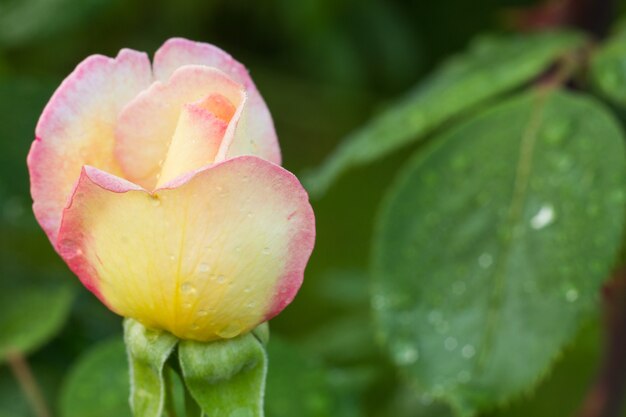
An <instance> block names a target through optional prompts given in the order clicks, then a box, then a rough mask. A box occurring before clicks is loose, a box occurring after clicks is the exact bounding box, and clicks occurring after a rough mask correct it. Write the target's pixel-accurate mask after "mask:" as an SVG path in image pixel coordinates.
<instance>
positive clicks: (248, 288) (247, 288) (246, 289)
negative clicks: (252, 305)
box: [243, 286, 252, 294]
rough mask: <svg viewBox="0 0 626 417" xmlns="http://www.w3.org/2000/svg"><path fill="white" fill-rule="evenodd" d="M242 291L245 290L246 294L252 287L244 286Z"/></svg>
mask: <svg viewBox="0 0 626 417" xmlns="http://www.w3.org/2000/svg"><path fill="white" fill-rule="evenodd" d="M243 292H245V293H246V294H247V293H250V292H252V287H250V286H247V287H246V288H244V289H243Z"/></svg>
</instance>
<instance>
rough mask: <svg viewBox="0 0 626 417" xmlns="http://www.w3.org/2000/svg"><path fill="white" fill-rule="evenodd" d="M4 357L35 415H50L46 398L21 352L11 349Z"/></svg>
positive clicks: (43, 416)
mask: <svg viewBox="0 0 626 417" xmlns="http://www.w3.org/2000/svg"><path fill="white" fill-rule="evenodd" d="M6 359H7V362H8V363H9V366H10V367H11V371H12V372H13V375H15V379H17V381H18V382H19V384H20V388H21V389H22V392H23V393H24V396H25V397H26V399H27V400H28V403H29V404H30V407H31V408H32V410H33V412H34V413H35V415H36V416H37V417H51V415H52V414H51V413H50V410H49V408H48V405H47V404H46V400H45V399H44V396H43V395H42V393H41V390H40V389H39V385H37V380H35V377H34V375H33V373H32V371H31V369H30V367H29V366H28V362H27V361H26V358H25V357H24V355H22V353H21V352H17V351H13V352H9V353H8V354H7V356H6Z"/></svg>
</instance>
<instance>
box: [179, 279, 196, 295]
mask: <svg viewBox="0 0 626 417" xmlns="http://www.w3.org/2000/svg"><path fill="white" fill-rule="evenodd" d="M180 290H181V291H182V292H183V294H195V293H196V291H197V290H196V287H194V285H193V284H192V283H191V282H183V284H182V285H181V286H180Z"/></svg>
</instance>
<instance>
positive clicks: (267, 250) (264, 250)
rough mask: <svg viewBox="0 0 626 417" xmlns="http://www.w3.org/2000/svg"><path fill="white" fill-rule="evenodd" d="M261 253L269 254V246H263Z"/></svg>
mask: <svg viewBox="0 0 626 417" xmlns="http://www.w3.org/2000/svg"><path fill="white" fill-rule="evenodd" d="M261 253H262V254H263V255H269V254H270V248H268V247H267V246H266V247H264V248H263V250H262V251H261Z"/></svg>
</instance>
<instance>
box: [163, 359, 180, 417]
mask: <svg viewBox="0 0 626 417" xmlns="http://www.w3.org/2000/svg"><path fill="white" fill-rule="evenodd" d="M172 372H174V371H173V370H172V369H171V368H169V367H166V368H165V369H164V377H165V415H166V416H167V417H178V413H177V412H176V407H175V406H174V384H173V381H172Z"/></svg>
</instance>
